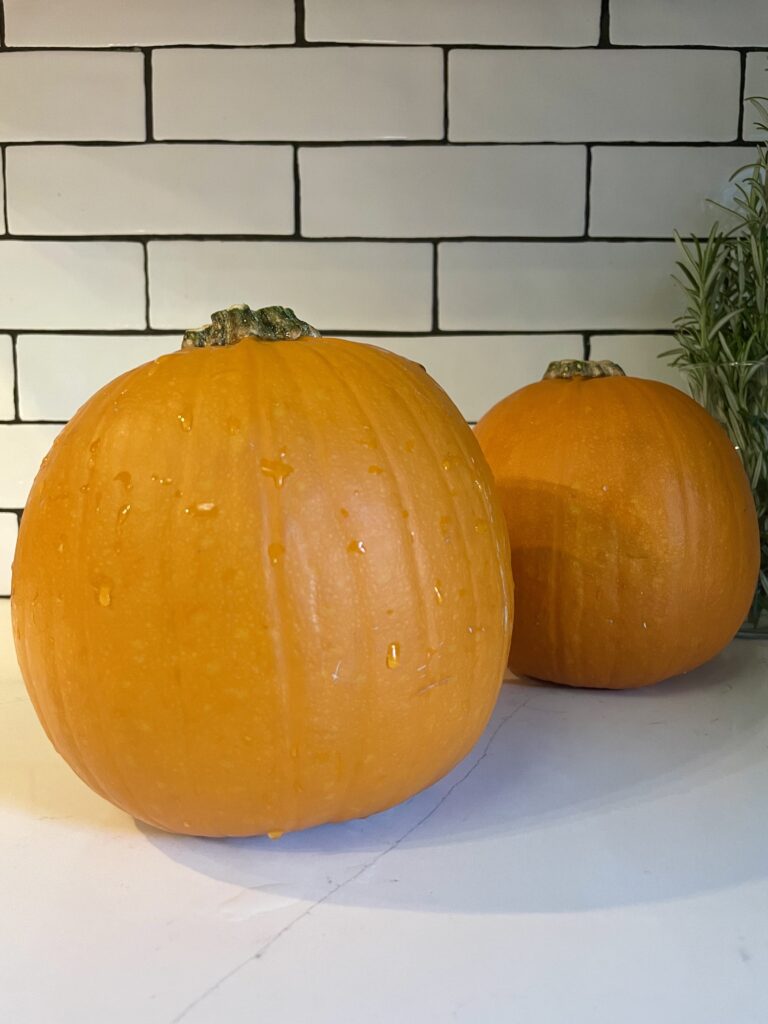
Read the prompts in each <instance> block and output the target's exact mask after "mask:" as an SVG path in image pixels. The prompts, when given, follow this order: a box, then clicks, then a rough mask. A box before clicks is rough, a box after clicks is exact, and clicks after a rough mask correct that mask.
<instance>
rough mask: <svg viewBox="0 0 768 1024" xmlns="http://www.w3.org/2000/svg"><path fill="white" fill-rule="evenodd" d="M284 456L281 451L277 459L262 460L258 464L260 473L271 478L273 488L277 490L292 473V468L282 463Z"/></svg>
mask: <svg viewBox="0 0 768 1024" xmlns="http://www.w3.org/2000/svg"><path fill="white" fill-rule="evenodd" d="M284 456H285V452H283V451H281V452H280V458H279V459H262V460H261V462H260V463H259V467H260V469H261V472H262V473H264V474H265V475H266V476H268V477H271V478H272V481H273V483H274V485H275V487H277V488H278V489H279V488H281V487H282V486H283V484H284V483H285V481H286V479H287V478H288V477H289V476H290V475H291V473H293V466H289V465H288V463H287V462H283V457H284Z"/></svg>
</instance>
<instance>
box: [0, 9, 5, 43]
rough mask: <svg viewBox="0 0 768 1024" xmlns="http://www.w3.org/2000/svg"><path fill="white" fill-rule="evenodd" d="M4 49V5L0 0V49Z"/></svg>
mask: <svg viewBox="0 0 768 1024" xmlns="http://www.w3.org/2000/svg"><path fill="white" fill-rule="evenodd" d="M4 49H5V5H4V3H3V0H0V50H4Z"/></svg>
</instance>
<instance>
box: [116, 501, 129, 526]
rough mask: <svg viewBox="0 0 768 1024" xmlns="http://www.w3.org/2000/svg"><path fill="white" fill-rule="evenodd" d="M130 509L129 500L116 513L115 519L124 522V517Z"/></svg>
mask: <svg viewBox="0 0 768 1024" xmlns="http://www.w3.org/2000/svg"><path fill="white" fill-rule="evenodd" d="M130 511H131V505H130V502H129V503H128V504H127V505H123V507H122V508H121V509H120V511H119V512H118V513H117V521H118V522H124V521H125V517H126V516H127V515H128V513H129V512H130Z"/></svg>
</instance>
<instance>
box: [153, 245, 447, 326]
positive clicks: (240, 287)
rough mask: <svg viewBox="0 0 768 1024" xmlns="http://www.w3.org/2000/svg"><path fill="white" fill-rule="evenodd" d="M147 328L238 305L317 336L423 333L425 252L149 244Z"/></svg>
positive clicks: (427, 288)
mask: <svg viewBox="0 0 768 1024" xmlns="http://www.w3.org/2000/svg"><path fill="white" fill-rule="evenodd" d="M149 280H150V300H151V301H150V321H151V324H152V326H153V327H160V328H166V327H170V328H179V329H182V328H185V327H195V326H197V325H198V324H200V323H203V322H205V321H207V320H208V319H209V318H210V315H211V313H212V312H213V311H215V310H217V309H224V308H225V307H226V306H231V305H233V304H235V303H239V302H247V303H248V304H249V305H250V306H252V307H254V308H256V307H258V306H272V305H283V306H290V307H291V308H293V309H295V310H296V313H297V315H298V316H300V317H301V318H302V319H303V320H306V321H307V322H308V323H311V324H314V326H315V327H317V328H318V330H328V329H332V330H361V331H367V330H382V331H389V330H404V331H407V330H414V331H422V330H427V329H428V328H429V324H430V318H431V302H432V299H431V295H432V284H431V280H432V246H431V245H423V244H419V243H402V244H399V243H386V242H150V244H149Z"/></svg>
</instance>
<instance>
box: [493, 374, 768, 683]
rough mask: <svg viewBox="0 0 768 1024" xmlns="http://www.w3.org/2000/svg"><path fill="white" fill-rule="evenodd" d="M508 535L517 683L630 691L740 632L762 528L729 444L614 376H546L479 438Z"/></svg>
mask: <svg viewBox="0 0 768 1024" xmlns="http://www.w3.org/2000/svg"><path fill="white" fill-rule="evenodd" d="M477 438H478V440H479V442H480V446H481V448H482V449H483V452H484V454H485V456H486V458H487V460H488V462H489V464H490V466H491V469H492V470H493V473H494V476H495V478H496V483H497V486H498V490H499V493H500V496H501V501H502V506H503V508H504V513H505V517H506V520H507V525H508V528H509V533H510V542H511V550H512V571H513V575H514V579H515V587H516V594H517V600H516V614H515V623H514V629H513V634H512V648H511V653H510V666H511V668H512V669H513V671H514V672H516V673H518V674H524V675H529V676H534V677H536V678H539V679H545V680H549V681H552V682H557V683H565V684H568V685H571V686H594V687H612V688H618V687H632V686H643V685H646V684H648V683H656V682H658V681H659V680H661V679H665V678H667V677H669V676H673V675H677V674H678V673H681V672H687V671H688V670H689V669H692V668H695V667H696V666H697V665H700V664H702V663H703V662H705V661H707V660H708V659H709V658H711V657H713V656H714V655H715V654H717V653H718V652H719V651H720V650H721V649H722V648H723V647H724V646H725V645H726V644H727V643H728V641H729V640H730V639H731V638H732V637H733V635H734V633H735V632H736V630H737V629H738V628H739V626H740V624H741V623H742V621H743V619H744V616H745V615H746V613H747V610H748V608H749V605H750V601H751V598H752V594H753V592H754V587H755V580H756V577H757V572H758V564H759V537H758V527H757V516H756V512H755V507H754V503H753V500H752V495H751V492H750V489H749V484H748V482H747V479H746V476H745V473H744V470H743V468H742V465H741V462H740V460H739V458H738V455H737V454H736V452H735V451H734V448H733V445H732V444H731V442H730V441H729V439H728V437H727V435H726V434H725V431H723V429H722V428H721V427H720V426H719V424H717V423H716V422H715V420H714V419H712V417H711V416H710V415H709V414H708V413H707V412H706V411H705V410H704V409H703V408H702V407H701V406H699V405H697V404H696V402H694V401H693V400H692V399H691V398H689V397H688V396H687V395H685V394H683V393H682V392H681V391H678V390H677V389H675V388H672V387H670V386H669V385H667V384H661V383H659V382H657V381H651V380H640V379H637V378H633V377H627V376H625V375H624V373H623V371H622V370H621V369H620V368H619V367H617V366H616V365H615V364H613V363H608V362H604V363H594V362H581V361H567V362H561V363H552V364H551V365H550V367H549V369H548V370H547V373H546V375H545V379H544V380H543V381H540V382H539V383H536V384H531V385H529V386H528V387H525V388H522V389H521V390H520V391H517V392H515V393H514V394H512V395H510V396H509V397H507V398H505V399H503V400H502V401H501V402H499V403H498V405H496V406H495V407H494V408H493V409H491V410H490V412H488V413H487V414H486V415H485V416H484V417H483V419H482V420H481V421H480V422H479V423H478V425H477Z"/></svg>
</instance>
